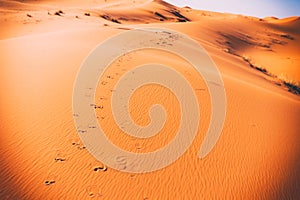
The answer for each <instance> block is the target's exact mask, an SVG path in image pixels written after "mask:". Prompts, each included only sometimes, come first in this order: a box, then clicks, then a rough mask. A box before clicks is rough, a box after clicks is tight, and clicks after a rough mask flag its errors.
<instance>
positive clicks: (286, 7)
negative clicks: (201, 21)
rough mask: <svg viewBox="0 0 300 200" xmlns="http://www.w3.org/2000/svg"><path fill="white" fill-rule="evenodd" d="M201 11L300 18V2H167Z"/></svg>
mask: <svg viewBox="0 0 300 200" xmlns="http://www.w3.org/2000/svg"><path fill="white" fill-rule="evenodd" d="M165 1H166V2H169V3H171V4H173V5H176V6H181V7H183V6H189V7H192V8H195V9H199V10H210V11H217V12H226V13H235V14H243V15H248V16H255V17H269V16H274V17H278V18H283V17H289V16H300V0H165Z"/></svg>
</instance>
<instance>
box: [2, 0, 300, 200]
mask: <svg viewBox="0 0 300 200" xmlns="http://www.w3.org/2000/svg"><path fill="white" fill-rule="evenodd" d="M0 4H1V8H0V13H1V18H0V25H1V27H5V28H3V29H1V31H0V39H1V40H0V61H1V72H0V91H1V93H0V112H1V123H0V154H1V156H0V169H1V170H0V199H41V198H42V199H90V198H103V199H233V198H236V199H297V198H298V197H299V195H300V194H299V191H300V185H299V184H300V183H299V180H300V173H299V169H300V160H299V158H300V157H299V155H300V145H299V138H300V135H299V133H300V129H299V126H298V124H299V121H300V99H299V84H298V82H299V81H300V76H299V75H300V73H299V64H300V63H299V62H300V57H299V52H300V45H299V40H300V32H299V30H300V20H299V17H292V18H286V19H275V18H265V19H258V18H254V17H246V16H240V15H231V14H221V13H214V12H209V11H199V10H193V9H191V8H187V7H185V8H177V7H175V6H173V5H170V4H168V3H165V2H163V1H160V0H156V1H138V0H136V1H134V2H133V1H112V0H107V1H104V0H103V1H102V0H96V1H85V2H82V1H76V0H69V1H67V0H66V1H60V2H59V3H57V2H55V3H54V2H53V1H5V0H2V1H0ZM60 11H61V12H60ZM56 13H58V14H56ZM139 27H161V28H169V29H172V30H175V31H178V32H181V33H183V34H186V35H188V36H189V37H191V38H192V39H194V40H195V41H196V42H198V43H199V44H200V45H201V46H203V48H204V49H205V50H206V51H207V52H208V53H209V55H210V56H211V58H212V59H213V61H214V62H215V64H216V65H217V66H218V68H219V70H220V73H221V75H222V78H223V81H224V85H225V90H226V96H227V114H226V121H225V124H224V128H223V131H222V135H221V137H220V139H219V141H218V143H217V144H216V146H215V147H214V149H213V150H212V152H211V153H210V154H209V155H208V156H207V157H205V158H204V159H199V158H198V152H199V149H200V147H201V145H202V142H203V140H204V137H205V135H206V132H207V129H208V126H209V123H210V117H211V110H212V108H211V102H210V96H209V92H208V88H207V86H206V84H205V82H204V80H203V77H201V76H200V75H199V74H198V73H197V72H196V70H195V69H194V68H193V67H192V66H191V64H190V63H188V62H186V60H183V59H182V58H181V57H180V56H177V55H174V54H172V53H168V52H163V51H160V50H155V49H144V50H140V51H135V52H131V53H128V54H126V55H124V56H123V57H120V58H118V59H116V60H115V61H113V62H112V63H111V65H110V66H109V68H108V70H107V71H105V73H104V74H103V76H102V77H100V78H99V82H98V87H97V90H96V95H95V104H96V105H98V106H99V108H97V109H95V115H96V116H97V117H98V124H99V126H101V127H103V129H104V130H105V132H106V135H107V137H108V138H109V139H110V140H111V141H112V142H113V143H114V144H115V145H117V146H119V147H120V148H122V149H124V150H127V151H130V152H135V153H146V152H151V151H155V150H157V149H159V148H161V147H163V146H165V145H166V144H168V142H170V141H171V140H172V139H173V138H174V136H175V134H176V131H177V130H178V127H179V126H180V120H181V118H180V117H181V113H180V105H179V103H180V102H179V101H178V99H176V97H175V96H174V94H172V92H171V91H170V90H168V89H166V88H164V87H159V86H157V85H147V86H144V87H141V88H139V89H138V90H136V92H135V93H134V95H133V96H132V98H131V99H130V101H129V110H130V114H131V117H132V119H133V120H134V121H135V122H136V123H137V124H139V125H141V126H146V125H147V124H149V123H150V118H149V115H148V111H149V108H150V107H151V106H152V105H154V104H161V105H162V106H164V108H165V110H166V113H167V119H166V123H165V126H164V127H163V129H162V130H161V131H160V132H159V133H158V134H157V135H155V136H154V137H152V138H149V139H137V138H134V137H131V136H128V135H126V134H125V133H123V132H122V131H121V130H120V129H119V128H118V127H117V126H116V124H115V121H114V119H113V117H112V110H111V103H110V101H109V99H110V97H111V95H112V90H113V88H114V86H115V85H116V83H117V82H118V80H119V78H120V77H121V76H122V75H123V74H124V73H126V72H128V71H129V70H130V69H133V68H134V67H135V66H137V65H141V64H147V63H153V62H157V63H161V64H164V65H166V66H169V67H170V68H173V69H175V70H176V71H178V72H179V73H180V74H181V75H182V76H183V77H184V78H185V79H186V80H188V82H189V84H190V85H191V86H192V88H193V89H194V92H195V94H196V97H197V100H198V102H199V108H200V121H199V130H198V133H197V136H196V138H195V140H194V141H193V143H192V145H191V146H190V148H189V149H188V150H187V151H186V152H185V153H184V154H183V156H182V157H180V158H179V159H178V160H177V161H176V162H174V163H173V164H172V165H170V166H168V167H166V168H164V169H162V170H158V171H155V172H151V173H144V174H130V173H122V172H119V171H116V170H114V169H112V168H110V167H109V166H106V165H105V164H104V163H101V161H97V160H96V159H95V158H94V157H93V156H92V155H91V154H90V153H89V151H88V149H87V148H86V146H85V144H84V143H83V142H82V141H81V140H80V139H79V136H78V133H77V131H76V127H75V124H74V120H73V115H74V113H73V112H72V92H73V86H74V82H75V80H76V75H77V72H78V70H79V69H80V65H81V63H82V62H83V60H84V59H85V58H86V57H87V55H89V53H90V52H91V51H92V50H93V49H94V48H95V47H96V46H97V45H98V44H99V43H101V42H103V41H105V40H106V39H108V38H110V37H111V36H114V35H116V34H119V33H122V32H124V31H128V30H131V29H135V28H139ZM103 97H105V98H106V101H103ZM120 161H121V162H123V160H120Z"/></svg>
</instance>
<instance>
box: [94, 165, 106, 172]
mask: <svg viewBox="0 0 300 200" xmlns="http://www.w3.org/2000/svg"><path fill="white" fill-rule="evenodd" d="M94 171H95V172H98V171H104V172H106V171H107V167H106V166H105V165H103V166H101V167H99V166H97V167H94Z"/></svg>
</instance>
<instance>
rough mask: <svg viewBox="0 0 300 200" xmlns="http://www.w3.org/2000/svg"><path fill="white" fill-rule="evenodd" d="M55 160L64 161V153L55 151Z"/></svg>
mask: <svg viewBox="0 0 300 200" xmlns="http://www.w3.org/2000/svg"><path fill="white" fill-rule="evenodd" d="M54 160H55V162H64V161H66V160H67V159H66V155H65V154H64V153H63V152H62V151H61V150H58V151H57V152H56V156H55V158H54Z"/></svg>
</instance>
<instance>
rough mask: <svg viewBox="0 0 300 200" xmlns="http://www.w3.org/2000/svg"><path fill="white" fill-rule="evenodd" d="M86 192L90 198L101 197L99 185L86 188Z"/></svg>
mask: <svg viewBox="0 0 300 200" xmlns="http://www.w3.org/2000/svg"><path fill="white" fill-rule="evenodd" d="M86 192H87V194H88V196H89V197H90V198H96V197H101V196H102V194H101V191H100V187H99V186H97V185H91V186H88V187H87V188H86Z"/></svg>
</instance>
